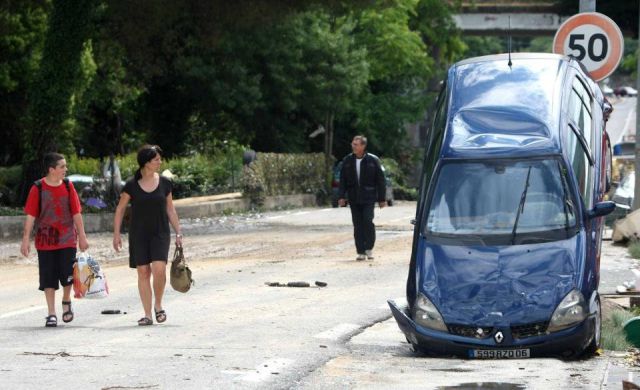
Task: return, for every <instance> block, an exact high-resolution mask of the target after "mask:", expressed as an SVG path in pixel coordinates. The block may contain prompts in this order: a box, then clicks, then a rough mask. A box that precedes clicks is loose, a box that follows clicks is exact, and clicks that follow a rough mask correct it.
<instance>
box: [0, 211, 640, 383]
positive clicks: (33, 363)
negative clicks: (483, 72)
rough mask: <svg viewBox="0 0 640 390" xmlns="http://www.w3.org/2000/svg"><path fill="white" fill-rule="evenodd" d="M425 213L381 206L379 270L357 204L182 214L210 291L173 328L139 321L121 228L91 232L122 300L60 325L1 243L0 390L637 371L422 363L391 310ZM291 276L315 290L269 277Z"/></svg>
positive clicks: (193, 300)
mask: <svg viewBox="0 0 640 390" xmlns="http://www.w3.org/2000/svg"><path fill="white" fill-rule="evenodd" d="M414 210H415V203H411V202H406V203H405V202H398V205H397V206H394V207H391V208H385V209H382V210H379V209H376V223H377V225H378V241H377V244H376V248H375V255H376V258H375V260H373V261H366V262H356V261H355V249H354V247H353V242H352V231H351V223H350V214H349V210H348V209H344V208H342V209H304V210H289V211H282V212H273V213H266V214H256V215H243V216H227V217H219V218H207V219H201V220H189V221H183V225H184V232H185V252H186V256H187V260H188V261H189V263H190V265H191V268H192V269H193V272H194V278H195V279H196V285H195V287H194V288H193V289H192V290H191V291H189V292H188V293H187V294H180V293H177V292H175V291H173V290H171V288H170V287H168V288H167V292H166V296H165V307H164V308H165V309H166V310H167V314H168V321H167V322H166V323H164V324H155V325H153V326H149V327H139V326H137V324H136V321H137V320H138V318H140V317H141V316H142V312H141V308H140V303H139V300H138V295H137V288H136V275H135V271H133V270H130V269H128V267H127V264H126V257H125V256H123V255H122V254H115V253H114V252H113V250H112V249H110V241H111V236H110V235H109V234H100V235H91V236H90V237H89V239H90V243H91V245H92V248H91V253H92V254H93V256H94V257H96V258H97V259H98V260H99V261H101V262H102V264H103V265H104V267H105V271H106V273H107V278H108V280H109V286H110V296H109V297H108V298H106V299H103V300H87V299H83V300H75V301H74V307H75V311H76V319H75V320H74V321H73V322H71V323H69V324H62V323H61V324H60V325H59V327H58V328H53V329H52V328H44V316H45V314H46V309H45V305H44V297H43V295H42V293H41V292H39V291H37V266H36V262H35V257H34V256H32V257H31V258H29V259H22V258H20V257H17V254H18V251H19V246H18V244H19V243H16V242H0V270H1V274H2V283H0V302H1V306H0V307H1V308H2V310H1V311H0V388H7V389H9V388H11V389H13V388H15V389H42V388H52V389H62V388H89V389H176V388H181V389H204V388H207V389H209V388H220V389H233V388H239V389H244V388H260V389H285V388H296V389H297V388H300V389H336V388H340V389H342V388H350V389H351V388H363V389H364V388H367V389H368V388H385V389H388V388H394V389H397V388H406V389H414V388H423V389H436V388H438V389H468V388H493V389H520V388H534V389H537V388H539V389H559V388H572V389H573V388H584V389H600V388H614V387H612V386H613V384H615V385H617V386H615V388H620V386H619V384H620V381H619V378H618V377H619V376H620V372H621V370H622V371H624V374H625V375H627V371H628V370H627V369H626V368H625V367H624V364H623V360H622V358H620V357H618V356H617V355H615V354H611V353H606V354H605V355H604V356H599V357H594V358H591V359H588V360H582V361H574V362H564V361H561V360H557V359H531V360H515V361H498V360H491V361H470V360H463V359H450V358H446V359H438V358H424V357H419V356H416V355H414V354H413V353H412V352H411V351H410V349H409V345H408V344H407V343H406V342H405V340H404V336H403V335H402V333H401V332H400V331H399V330H398V328H397V326H396V325H395V322H394V321H393V320H392V319H390V312H389V309H388V307H387V305H386V300H387V299H389V298H391V299H398V298H402V297H403V296H404V286H405V280H406V276H407V275H406V272H407V262H408V259H409V255H410V244H411V234H412V231H411V225H410V223H409V221H410V220H411V218H412V217H413V214H414ZM603 248H604V252H603V253H604V254H605V256H603V259H602V279H603V281H604V280H608V279H610V278H619V280H622V279H624V278H625V277H626V275H627V274H628V273H629V271H628V267H629V266H630V265H632V264H633V263H632V261H631V260H630V259H629V258H628V257H626V256H625V250H624V249H623V248H620V247H614V246H612V245H611V244H610V243H609V242H605V243H604V246H603ZM292 281H306V282H309V283H310V284H311V287H308V288H292V287H269V286H267V285H266V284H265V283H266V282H281V283H287V282H292ZM315 281H322V282H326V283H327V286H326V287H316V286H314V283H315ZM609 282H610V284H612V285H614V284H616V283H618V281H617V280H610V281H609ZM58 301H59V297H58ZM105 309H119V310H121V311H122V312H123V314H120V315H103V314H101V311H102V310H105ZM124 313H126V314H124ZM58 314H59V315H60V313H58ZM616 375H617V376H618V377H616ZM625 379H626V377H625ZM480 383H481V384H480ZM610 383H611V384H612V385H609V384H610Z"/></svg>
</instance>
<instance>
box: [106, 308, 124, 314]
mask: <svg viewBox="0 0 640 390" xmlns="http://www.w3.org/2000/svg"><path fill="white" fill-rule="evenodd" d="M101 313H102V314H120V310H118V309H107V310H103V311H102V312H101ZM124 314H127V313H126V312H125V313H124Z"/></svg>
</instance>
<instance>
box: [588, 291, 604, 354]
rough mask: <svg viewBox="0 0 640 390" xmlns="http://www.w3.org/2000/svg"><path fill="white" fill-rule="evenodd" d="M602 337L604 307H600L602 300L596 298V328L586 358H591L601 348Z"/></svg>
mask: <svg viewBox="0 0 640 390" xmlns="http://www.w3.org/2000/svg"><path fill="white" fill-rule="evenodd" d="M601 336H602V307H601V306H600V298H596V326H595V329H594V332H593V338H592V339H591V342H590V343H589V345H587V348H585V350H584V355H585V356H591V355H593V354H595V353H596V351H597V350H598V349H599V348H600V340H601Z"/></svg>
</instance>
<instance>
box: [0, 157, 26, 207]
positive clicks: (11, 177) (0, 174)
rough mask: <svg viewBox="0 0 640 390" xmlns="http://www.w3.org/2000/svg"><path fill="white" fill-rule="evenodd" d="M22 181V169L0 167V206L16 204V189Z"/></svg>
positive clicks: (15, 166)
mask: <svg viewBox="0 0 640 390" xmlns="http://www.w3.org/2000/svg"><path fill="white" fill-rule="evenodd" d="M21 181H22V167H21V166H19V165H14V166H11V167H0V205H12V204H17V203H18V201H17V189H18V187H19V186H20V182H21Z"/></svg>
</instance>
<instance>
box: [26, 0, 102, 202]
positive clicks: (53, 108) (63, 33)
mask: <svg viewBox="0 0 640 390" xmlns="http://www.w3.org/2000/svg"><path fill="white" fill-rule="evenodd" d="M95 7H96V2H95V1H94V0H76V1H66V0H54V1H53V9H52V12H51V16H50V18H49V24H48V29H47V33H46V37H45V41H44V49H43V54H42V59H41V61H40V66H39V68H38V71H37V75H36V77H35V79H34V82H33V84H32V86H31V87H30V92H29V110H28V118H27V120H28V126H27V128H26V129H25V130H26V131H25V132H24V143H23V144H24V145H25V154H24V156H23V169H24V170H25V175H24V178H25V179H24V182H23V186H22V188H23V191H22V195H23V196H22V199H24V198H25V197H26V194H27V191H28V189H29V183H31V182H32V181H33V180H34V179H35V178H37V177H38V176H39V174H40V173H41V172H40V171H41V169H40V163H39V161H40V159H41V158H42V155H43V154H44V153H46V152H49V151H54V150H62V151H71V150H72V139H71V138H72V135H73V134H72V126H70V125H69V123H68V120H69V119H70V118H71V113H72V111H73V108H74V107H73V106H74V104H75V102H76V99H77V98H78V96H79V94H81V92H82V90H83V89H84V88H85V87H86V85H82V82H83V81H86V80H87V77H85V75H84V73H83V71H82V65H83V57H85V54H86V50H87V46H86V44H87V39H88V37H89V34H90V32H91V28H92V24H91V23H92V22H91V21H92V16H93V13H94V11H95Z"/></svg>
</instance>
